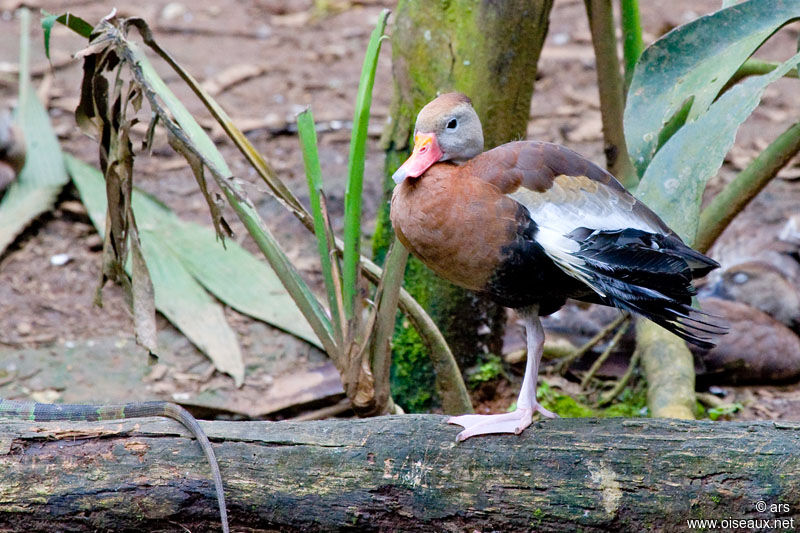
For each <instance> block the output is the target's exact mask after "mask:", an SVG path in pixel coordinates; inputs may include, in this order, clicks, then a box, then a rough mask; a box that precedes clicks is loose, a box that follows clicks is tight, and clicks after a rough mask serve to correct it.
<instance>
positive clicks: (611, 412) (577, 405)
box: [536, 381, 647, 418]
mask: <svg viewBox="0 0 800 533" xmlns="http://www.w3.org/2000/svg"><path fill="white" fill-rule="evenodd" d="M536 397H537V399H538V400H539V402H540V403H541V404H542V405H543V406H544V407H545V408H546V409H550V410H551V411H553V412H554V413H556V414H558V415H559V416H562V417H564V418H581V417H601V418H613V417H626V418H635V417H641V416H646V413H647V411H646V403H647V396H646V391H645V389H644V387H638V388H637V389H631V388H627V389H625V390H624V391H623V392H622V394H620V396H619V398H618V399H619V403H615V404H614V405H611V406H609V407H607V408H605V409H594V408H592V407H589V406H588V405H586V404H584V403H582V402H581V401H579V400H576V399H575V398H573V397H572V396H568V395H566V394H562V393H560V392H559V391H557V390H555V389H553V388H552V387H550V385H549V384H548V383H547V382H546V381H541V382H540V383H539V388H538V390H537V391H536Z"/></svg>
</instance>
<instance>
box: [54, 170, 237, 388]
mask: <svg viewBox="0 0 800 533" xmlns="http://www.w3.org/2000/svg"><path fill="white" fill-rule="evenodd" d="M65 161H66V164H67V168H68V170H69V173H70V175H71V176H72V179H73V181H74V183H75V186H76V187H77V188H78V192H79V193H80V195H81V200H82V201H83V204H84V205H85V206H86V210H87V211H88V213H89V217H90V218H91V219H92V223H93V224H94V226H95V228H96V229H97V231H98V233H100V234H101V235H102V234H104V233H105V220H106V195H105V185H104V182H103V175H102V173H101V172H100V171H99V170H97V169H96V168H94V167H92V166H91V165H87V164H86V163H84V162H83V161H80V160H78V159H76V158H74V157H72V156H66V157H65ZM143 196H144V194H143V193H141V192H139V191H135V192H134V198H133V201H134V210H135V211H136V210H137V207H139V206H137V205H136V204H137V203H141V202H142V197H143ZM137 200H139V202H137ZM144 201H149V199H146V200H144ZM151 203H152V205H153V206H154V207H153V208H152V209H151V210H152V213H150V212H148V213H147V215H155V214H156V213H157V212H160V213H161V214H162V219H163V217H167V216H172V217H174V215H173V214H172V213H170V212H169V211H168V210H167V209H166V208H165V207H163V206H162V205H161V204H158V203H157V202H151ZM138 210H141V207H139V209H138ZM147 215H142V213H137V218H138V219H139V221H140V222H139V238H140V240H141V245H142V255H143V258H144V261H145V263H146V264H147V269H148V271H149V274H150V279H151V280H152V284H153V292H154V294H155V304H156V309H158V311H159V312H161V313H162V314H163V315H164V316H165V317H167V319H168V320H169V321H170V322H172V323H173V324H174V325H175V327H177V328H178V329H179V330H180V331H181V332H182V333H183V334H184V335H186V337H188V338H189V340H191V341H192V343H194V345H195V346H197V347H198V348H199V349H200V350H201V351H202V352H203V353H205V354H206V355H208V357H209V358H210V359H211V361H212V362H213V363H214V366H215V367H216V368H217V369H218V370H220V371H221V372H226V373H228V374H230V375H231V377H233V379H234V381H235V382H236V384H237V386H238V385H240V384H241V383H242V381H243V380H244V362H243V360H242V353H241V350H240V349H239V343H238V341H237V340H236V335H235V334H234V333H233V330H231V328H230V326H229V325H228V322H227V321H226V320H225V315H224V313H223V311H222V307H221V306H220V305H219V304H217V303H216V302H214V301H213V300H212V299H211V297H210V296H209V295H208V294H207V293H206V291H205V289H203V287H202V286H201V285H200V284H199V283H197V281H195V279H194V278H193V277H192V275H191V273H190V272H189V271H188V270H187V269H186V268H185V267H184V266H183V264H182V262H181V261H180V259H179V258H178V257H177V256H176V255H175V254H174V253H173V251H172V250H171V249H170V247H169V246H168V245H167V244H166V243H164V242H163V240H162V238H161V235H159V230H161V229H162V228H163V226H162V225H161V224H160V221H159V220H153V219H152V218H149V217H148V216H147ZM130 268H131V261H128V264H127V265H126V270H129V271H130Z"/></svg>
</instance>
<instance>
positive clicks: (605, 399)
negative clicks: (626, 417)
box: [596, 348, 642, 407]
mask: <svg viewBox="0 0 800 533" xmlns="http://www.w3.org/2000/svg"><path fill="white" fill-rule="evenodd" d="M641 357H642V352H641V350H639V349H638V348H637V349H636V350H635V351H634V352H633V355H632V356H631V361H630V363H628V369H627V370H625V373H624V374H623V375H622V377H621V378H619V381H617V383H616V385H614V388H613V389H611V390H610V391H609V392H608V393H607V394H604V395H603V396H602V397H601V398H600V400H598V402H597V404H596V407H602V406H604V405H606V404H609V403H611V402H612V401H613V400H614V398H616V397H617V396H618V395H619V393H620V392H622V389H624V388H625V387H626V386H627V385H628V382H629V381H630V380H631V377H632V376H633V372H634V370H636V366H637V365H638V364H639V359H641Z"/></svg>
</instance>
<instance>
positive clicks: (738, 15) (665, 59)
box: [624, 0, 800, 176]
mask: <svg viewBox="0 0 800 533" xmlns="http://www.w3.org/2000/svg"><path fill="white" fill-rule="evenodd" d="M798 18H800V2H797V1H796V0H748V1H747V2H743V3H741V4H738V5H735V6H731V7H729V8H726V9H722V10H720V11H717V12H715V13H712V14H710V15H707V16H704V17H700V18H698V19H697V20H695V21H692V22H690V23H688V24H685V25H683V26H680V27H678V28H676V29H675V30H673V31H671V32H669V33H668V34H666V35H665V36H664V37H662V38H661V39H659V40H658V41H656V42H655V43H653V44H652V45H651V46H650V47H648V48H647V49H646V50H645V51H644V53H642V56H641V58H640V59H639V62H638V63H637V64H636V69H635V71H634V74H633V79H632V80H631V86H630V90H629V92H628V98H627V106H626V108H625V115H624V124H625V139H626V141H627V144H628V151H629V153H630V156H631V160H632V161H633V163H634V166H635V167H636V170H637V172H638V173H639V175H640V176H641V175H643V174H644V171H645V169H646V168H647V166H648V165H649V164H650V161H651V159H652V158H653V155H654V154H655V153H656V151H657V150H658V147H659V138H660V132H661V130H662V128H663V127H664V125H665V124H666V123H667V122H669V121H670V119H671V118H673V117H675V116H676V114H678V113H679V111H680V110H681V108H682V107H683V106H684V104H685V103H686V102H689V101H691V108H690V109H689V110H688V113H686V121H687V122H691V121H693V120H695V119H696V118H697V117H699V116H700V115H701V114H702V113H703V112H705V111H706V109H708V107H709V106H710V105H711V103H712V102H713V101H714V99H715V98H716V97H717V96H718V94H719V92H720V90H721V89H722V88H723V87H724V86H725V84H726V83H727V82H728V80H729V79H730V78H731V76H733V74H734V73H735V72H736V71H737V69H738V68H739V67H740V66H741V65H742V63H744V61H745V60H746V59H747V58H748V57H750V55H751V54H752V53H753V52H754V51H755V50H756V49H757V48H758V47H759V46H761V44H762V43H763V42H764V41H765V40H766V39H768V38H769V37H770V36H771V35H772V34H773V33H774V32H775V31H777V30H778V29H779V28H780V27H781V26H783V25H785V24H787V23H789V22H791V21H792V20H795V19H798ZM661 139H662V140H666V139H664V138H663V136H661Z"/></svg>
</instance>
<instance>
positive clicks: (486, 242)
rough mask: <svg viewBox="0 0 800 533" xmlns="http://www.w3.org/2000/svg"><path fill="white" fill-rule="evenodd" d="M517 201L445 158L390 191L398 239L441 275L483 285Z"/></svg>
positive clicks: (509, 235)
mask: <svg viewBox="0 0 800 533" xmlns="http://www.w3.org/2000/svg"><path fill="white" fill-rule="evenodd" d="M516 215H517V205H516V202H514V201H513V200H511V199H510V198H508V197H506V196H505V195H503V194H502V193H501V192H500V191H499V190H498V188H497V187H495V186H494V185H492V184H490V183H487V182H486V181H483V180H481V179H478V178H476V177H475V176H473V175H471V174H469V173H467V172H464V167H458V166H455V165H452V164H449V163H439V164H436V165H434V166H432V167H431V168H430V169H429V170H428V171H427V172H426V173H425V174H423V175H422V176H421V177H420V178H416V179H406V180H405V181H404V182H402V183H401V184H400V185H398V186H397V187H395V189H394V194H393V195H392V208H391V219H392V224H393V226H394V229H395V231H396V232H397V236H398V238H399V239H400V241H401V242H402V243H403V244H404V245H405V246H406V247H407V248H408V249H409V251H411V253H413V254H414V255H416V256H417V257H419V258H420V259H421V260H422V262H423V263H425V264H426V265H427V266H428V267H429V268H431V269H432V270H433V271H434V272H436V273H437V274H439V275H440V276H442V277H443V278H445V279H447V280H449V281H451V282H452V283H455V284H456V285H460V286H462V287H466V288H468V289H472V290H482V289H484V288H485V286H486V284H487V282H488V281H489V278H490V277H491V275H492V273H493V272H494V270H495V268H496V267H497V265H498V264H499V263H500V260H501V256H502V249H503V247H504V246H506V245H507V244H508V243H509V242H510V241H511V240H513V239H514V236H515V233H516V229H517V220H516Z"/></svg>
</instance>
